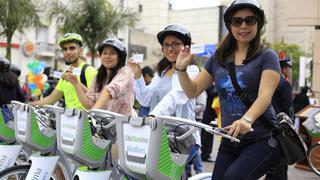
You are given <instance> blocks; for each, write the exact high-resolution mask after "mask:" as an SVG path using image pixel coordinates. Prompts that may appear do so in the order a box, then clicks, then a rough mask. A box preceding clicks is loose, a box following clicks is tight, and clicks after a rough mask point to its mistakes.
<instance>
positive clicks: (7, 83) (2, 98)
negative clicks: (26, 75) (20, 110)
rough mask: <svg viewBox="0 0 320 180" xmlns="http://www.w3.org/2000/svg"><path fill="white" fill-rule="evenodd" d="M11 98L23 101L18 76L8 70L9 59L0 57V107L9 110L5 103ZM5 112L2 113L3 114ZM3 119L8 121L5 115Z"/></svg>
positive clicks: (8, 102)
mask: <svg viewBox="0 0 320 180" xmlns="http://www.w3.org/2000/svg"><path fill="white" fill-rule="evenodd" d="M12 100H16V101H20V102H24V101H25V99H24V96H23V93H22V90H21V87H20V85H19V80H18V77H17V75H16V74H15V73H13V72H12V71H10V61H9V60H8V59H6V58H4V57H0V109H1V110H4V111H6V110H9V109H7V107H6V104H10V101H12ZM5 114H6V113H3V115H5ZM4 119H5V121H6V122H7V121H8V117H6V116H5V117H4Z"/></svg>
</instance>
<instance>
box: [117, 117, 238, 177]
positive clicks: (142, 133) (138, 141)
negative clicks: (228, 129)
mask: <svg viewBox="0 0 320 180" xmlns="http://www.w3.org/2000/svg"><path fill="white" fill-rule="evenodd" d="M168 123H173V124H177V125H179V124H180V125H181V124H184V125H190V126H193V128H190V129H188V130H187V131H186V132H185V133H183V134H182V135H181V136H179V137H170V135H167V127H166V125H167V124H168ZM199 128H201V129H204V130H206V131H208V132H210V133H214V134H218V135H221V136H223V137H225V138H228V139H231V140H233V141H235V142H240V141H239V140H238V139H236V138H234V137H231V136H228V135H226V134H223V133H222V132H220V131H218V130H216V129H214V128H212V127H211V126H208V125H205V124H202V123H198V122H195V121H191V120H186V119H182V118H176V117H169V116H162V117H156V118H141V117H119V118H118V119H117V120H116V129H117V140H118V145H119V156H120V159H119V163H120V166H121V168H123V169H124V171H125V172H126V173H128V174H129V175H130V176H133V177H135V178H137V179H161V180H165V179H180V178H181V176H182V173H183V171H184V168H185V164H186V160H187V158H188V156H189V154H181V153H175V152H171V151H170V147H169V141H168V139H170V138H175V139H177V140H183V139H186V138H188V137H191V136H192V134H193V133H194V132H195V131H196V130H198V129H199Z"/></svg>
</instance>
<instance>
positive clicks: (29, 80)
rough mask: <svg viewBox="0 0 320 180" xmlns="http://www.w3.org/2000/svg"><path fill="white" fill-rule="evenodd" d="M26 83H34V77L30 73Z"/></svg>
mask: <svg viewBox="0 0 320 180" xmlns="http://www.w3.org/2000/svg"><path fill="white" fill-rule="evenodd" d="M28 82H29V83H33V82H34V75H33V74H32V73H31V72H29V73H28Z"/></svg>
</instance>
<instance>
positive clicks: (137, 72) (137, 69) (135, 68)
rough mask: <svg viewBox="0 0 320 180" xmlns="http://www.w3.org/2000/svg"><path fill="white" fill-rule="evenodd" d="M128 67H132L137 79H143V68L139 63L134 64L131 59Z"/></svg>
mask: <svg viewBox="0 0 320 180" xmlns="http://www.w3.org/2000/svg"><path fill="white" fill-rule="evenodd" d="M128 65H129V66H130V68H131V70H132V72H133V74H134V78H135V79H139V78H140V77H141V67H140V65H139V64H138V63H135V62H133V61H132V60H131V59H129V60H128Z"/></svg>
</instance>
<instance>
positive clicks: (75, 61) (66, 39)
mask: <svg viewBox="0 0 320 180" xmlns="http://www.w3.org/2000/svg"><path fill="white" fill-rule="evenodd" d="M59 45H60V47H61V48H62V53H63V57H64V60H65V64H66V65H70V68H69V69H68V70H66V72H65V73H64V74H63V75H62V77H61V79H60V80H59V82H58V84H57V86H56V88H55V89H54V90H53V92H52V93H51V94H50V95H49V96H47V97H45V98H43V99H41V100H39V101H35V102H31V103H30V104H31V105H45V104H54V103H55V102H57V101H58V100H59V99H60V98H62V97H63V96H64V98H65V103H66V107H67V108H83V106H82V104H81V103H80V101H79V99H78V97H77V93H76V91H75V89H74V88H73V85H72V84H71V83H70V82H69V79H68V77H69V76H70V75H71V74H72V69H73V68H79V69H82V71H84V72H81V74H84V78H81V75H77V77H76V79H77V81H81V82H83V80H81V79H85V81H84V82H85V83H84V84H83V85H82V88H83V89H85V90H86V89H87V87H90V85H91V82H92V80H93V78H94V76H95V75H96V73H97V71H96V69H95V68H94V67H92V66H88V65H86V63H85V62H84V61H83V60H82V58H81V55H82V51H83V40H82V38H81V36H80V35H79V34H76V33H67V34H65V35H64V36H63V37H61V38H60V40H59Z"/></svg>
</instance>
